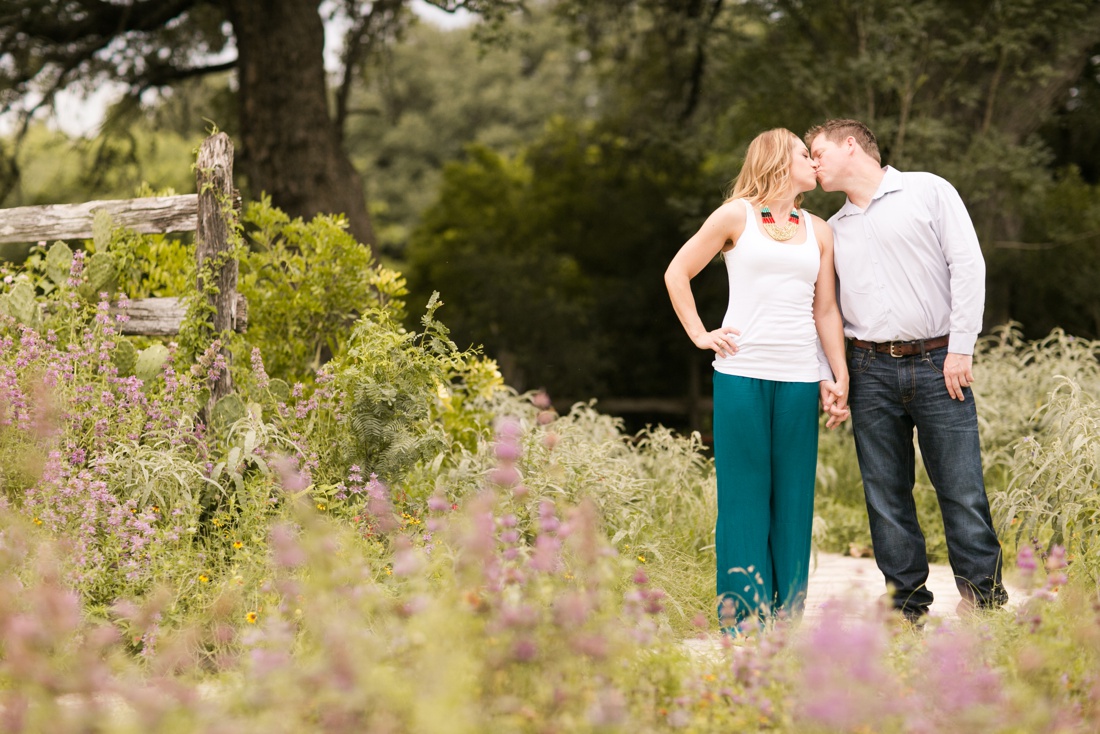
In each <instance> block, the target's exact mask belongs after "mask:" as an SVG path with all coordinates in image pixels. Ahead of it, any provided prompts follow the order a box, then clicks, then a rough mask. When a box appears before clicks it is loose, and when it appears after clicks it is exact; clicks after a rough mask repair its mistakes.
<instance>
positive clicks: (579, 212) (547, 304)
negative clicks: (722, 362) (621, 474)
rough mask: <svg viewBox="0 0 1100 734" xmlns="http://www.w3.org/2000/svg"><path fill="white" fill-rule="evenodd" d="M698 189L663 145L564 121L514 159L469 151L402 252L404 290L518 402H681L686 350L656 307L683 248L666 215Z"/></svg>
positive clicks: (668, 315) (671, 319)
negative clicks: (486, 362) (484, 362)
mask: <svg viewBox="0 0 1100 734" xmlns="http://www.w3.org/2000/svg"><path fill="white" fill-rule="evenodd" d="M698 185H699V178H698V167H697V163H696V161H695V159H694V157H693V156H692V155H690V154H689V153H688V152H686V151H684V150H682V149H680V148H678V147H676V146H675V145H672V144H665V143H660V142H657V141H648V142H647V143H646V144H641V143H638V142H636V141H632V140H630V139H629V138H627V137H624V136H623V135H620V134H618V133H616V132H615V131H614V130H608V129H601V128H599V127H596V126H587V125H576V124H573V123H571V122H569V121H566V120H563V119H556V120H553V121H552V122H551V123H550V125H549V126H548V127H547V130H546V133H545V134H544V137H543V138H542V139H541V140H540V141H538V142H537V143H536V144H534V145H532V146H530V147H529V148H528V149H527V150H526V151H525V152H524V154H523V155H522V156H518V157H515V158H507V157H504V156H501V155H498V154H496V153H493V152H492V151H490V150H488V149H486V148H484V147H476V146H475V147H471V148H470V149H469V150H468V160H467V161H466V162H464V163H453V164H451V165H449V166H448V167H447V168H446V170H445V173H444V185H443V188H442V190H441V191H440V196H439V199H438V201H437V202H436V204H435V205H434V206H433V207H432V208H431V209H430V210H428V211H427V212H426V213H425V215H424V220H423V223H422V225H421V226H420V227H419V228H418V229H417V231H416V232H415V233H414V236H413V239H412V240H411V242H410V245H409V251H408V257H409V265H408V270H407V272H408V276H409V281H410V284H411V285H410V287H411V289H412V291H413V293H414V294H415V296H416V297H417V298H421V297H426V295H427V293H430V292H431V291H433V290H438V291H439V292H440V293H442V294H443V295H444V297H445V298H446V299H447V302H448V303H449V304H450V306H451V308H452V311H451V318H450V320H449V324H450V326H451V328H452V330H453V333H454V334H455V339H456V341H458V342H460V343H463V344H468V343H473V344H480V345H484V347H485V349H486V352H487V353H488V354H490V355H492V356H493V357H494V358H495V359H497V360H498V362H499V363H500V364H501V368H502V371H503V373H504V375H505V379H506V381H507V382H508V383H509V384H510V385H512V386H514V387H516V388H517V389H527V388H537V387H543V388H545V389H546V390H548V391H550V392H551V394H553V395H554V396H555V397H566V398H576V397H579V396H593V395H594V396H606V395H609V394H614V395H622V394H624V393H625V394H631V393H632V392H633V394H637V393H638V392H642V394H650V395H653V394H680V393H682V391H683V384H684V383H685V382H686V375H685V374H684V370H683V367H681V365H684V366H686V365H685V363H686V362H687V361H688V359H687V357H685V346H684V345H685V344H686V341H685V340H684V337H683V336H682V328H681V327H680V325H679V323H678V322H677V321H676V318H675V315H674V314H673V312H672V310H671V308H667V307H665V306H663V305H662V306H656V304H665V303H667V294H666V293H665V290H664V285H663V279H662V275H663V272H664V269H665V267H666V266H667V262H668V259H669V258H671V255H672V253H673V252H674V251H675V248H676V247H677V246H678V244H679V243H680V242H681V241H682V239H683V232H682V229H681V223H682V220H683V213H682V211H681V209H680V208H679V206H678V205H677V204H676V203H675V202H676V201H677V197H683V198H684V199H686V200H688V201H694V200H695V196H694V191H695V188H696V187H697V186H698ZM639 222H645V226H644V227H639V226H638V223H639ZM714 285H718V286H721V285H722V284H721V283H714ZM703 291H704V293H702V294H701V295H700V299H701V301H702V303H703V305H704V307H710V309H711V310H714V308H715V306H716V303H715V301H716V299H715V298H713V297H711V294H712V293H713V291H711V290H710V289H708V288H706V287H704V288H703ZM517 304H519V305H520V307H518V308H517ZM642 335H645V337H644V338H643V337H642Z"/></svg>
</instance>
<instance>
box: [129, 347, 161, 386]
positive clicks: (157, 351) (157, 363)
mask: <svg viewBox="0 0 1100 734" xmlns="http://www.w3.org/2000/svg"><path fill="white" fill-rule="evenodd" d="M167 362H168V347H166V346H164V345H163V344H152V345H150V346H148V347H146V348H145V349H142V350H141V352H140V353H138V355H137V360H136V361H135V363H134V375H136V376H137V377H138V379H140V380H141V381H142V382H144V383H146V384H149V383H150V382H152V381H153V380H154V379H155V378H156V377H157V375H159V374H160V373H161V370H163V369H164V365H165V363H167Z"/></svg>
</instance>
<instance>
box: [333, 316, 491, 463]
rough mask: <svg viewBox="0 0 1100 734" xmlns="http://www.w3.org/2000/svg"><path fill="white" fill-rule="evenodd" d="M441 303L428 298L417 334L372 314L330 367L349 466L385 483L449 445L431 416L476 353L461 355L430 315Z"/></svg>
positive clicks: (366, 318)
mask: <svg viewBox="0 0 1100 734" xmlns="http://www.w3.org/2000/svg"><path fill="white" fill-rule="evenodd" d="M441 305H442V304H441V303H440V302H439V301H438V299H437V298H436V297H434V296H433V298H432V299H431V300H430V301H429V303H428V308H427V311H426V312H425V314H424V316H423V317H422V319H421V324H422V326H423V330H422V331H421V332H419V333H416V332H408V331H406V330H405V329H404V328H403V327H402V326H400V323H399V322H398V321H396V320H395V319H394V317H393V315H392V314H390V313H388V312H386V311H382V310H378V309H376V310H373V311H371V312H369V313H368V314H366V315H365V316H364V317H363V318H362V319H360V321H359V323H358V324H357V325H356V327H355V329H354V331H353V332H352V334H351V338H350V340H349V343H348V347H347V354H346V356H345V357H343V358H342V359H340V360H338V361H337V362H336V364H335V365H334V371H335V374H336V375H337V383H336V384H337V387H338V388H339V389H340V390H341V391H342V393H343V394H344V395H345V398H344V399H345V404H344V408H343V411H344V413H345V414H346V416H347V421H348V430H349V434H350V438H349V440H350V446H349V452H350V458H351V463H354V464H357V465H358V466H361V467H363V469H364V470H365V471H366V472H369V473H372V474H377V475H378V478H379V479H380V480H381V481H383V482H385V483H387V484H392V483H394V482H397V481H399V480H400V479H401V478H402V477H403V476H404V475H405V474H406V473H407V472H408V471H409V470H410V469H411V468H412V467H413V465H415V464H416V463H418V462H420V461H432V460H433V459H436V457H439V458H440V459H441V458H442V456H443V452H444V450H445V449H446V448H447V444H448V442H447V440H446V434H445V433H444V432H443V430H442V427H441V425H440V424H439V423H438V422H437V421H436V420H435V417H436V416H437V415H438V414H439V412H440V411H441V409H442V406H441V397H442V396H441V392H444V391H446V390H448V389H450V388H451V386H452V382H453V381H455V380H456V379H457V378H460V376H461V375H462V373H463V372H464V371H465V370H466V369H467V367H468V365H470V364H471V363H472V362H473V361H474V360H475V359H476V355H475V353H474V352H460V351H459V350H458V348H457V347H456V346H455V344H454V342H452V341H451V340H450V339H449V338H448V336H447V328H446V327H445V326H443V324H441V323H440V322H439V321H437V320H436V319H435V311H436V309H438V308H439V307H440V306H441ZM444 394H445V392H444Z"/></svg>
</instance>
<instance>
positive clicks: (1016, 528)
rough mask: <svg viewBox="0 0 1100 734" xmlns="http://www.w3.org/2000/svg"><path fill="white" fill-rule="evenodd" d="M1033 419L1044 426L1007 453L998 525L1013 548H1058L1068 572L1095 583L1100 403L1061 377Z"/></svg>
mask: <svg viewBox="0 0 1100 734" xmlns="http://www.w3.org/2000/svg"><path fill="white" fill-rule="evenodd" d="M1057 382H1058V385H1057V387H1056V388H1055V389H1054V391H1053V392H1052V393H1051V396H1050V398H1049V400H1048V401H1047V402H1046V403H1044V405H1043V406H1042V407H1041V408H1040V409H1039V410H1038V411H1036V413H1035V420H1036V421H1037V422H1038V423H1039V424H1040V425H1043V426H1044V428H1043V430H1042V431H1041V432H1040V433H1039V434H1038V435H1036V436H1031V435H1027V436H1023V437H1022V438H1020V439H1018V440H1017V441H1015V442H1014V443H1013V445H1012V447H1011V459H1010V462H1011V463H1010V466H1009V468H1008V475H1009V477H1010V479H1009V481H1008V485H1007V487H1005V488H1004V490H1003V491H1002V492H1000V493H998V495H997V496H996V503H995V507H996V510H997V519H998V520H999V521H1000V524H1001V527H1002V528H1004V532H1005V533H1007V534H1010V536H1011V537H1012V538H1013V540H1014V541H1015V543H1016V544H1017V545H1024V544H1027V543H1029V542H1039V543H1042V544H1043V545H1044V546H1046V547H1050V546H1051V545H1060V546H1063V547H1064V548H1065V549H1066V551H1067V553H1068V554H1069V557H1070V558H1071V559H1076V560H1078V561H1079V562H1078V563H1077V564H1076V565H1075V566H1074V571H1076V572H1079V573H1082V574H1086V575H1087V576H1088V578H1089V580H1090V581H1091V582H1092V583H1097V582H1098V581H1100V534H1098V533H1100V492H1098V488H1100V404H1097V402H1096V399H1095V397H1093V396H1092V395H1090V394H1089V393H1087V392H1085V391H1084V390H1083V389H1082V388H1081V386H1080V385H1078V384H1077V383H1075V382H1073V381H1072V380H1070V379H1068V378H1065V377H1059V378H1058V380H1057Z"/></svg>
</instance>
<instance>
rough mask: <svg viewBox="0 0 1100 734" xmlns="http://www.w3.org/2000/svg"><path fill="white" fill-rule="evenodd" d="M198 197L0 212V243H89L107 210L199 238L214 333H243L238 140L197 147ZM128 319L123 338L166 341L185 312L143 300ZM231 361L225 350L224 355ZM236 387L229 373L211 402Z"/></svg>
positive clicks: (123, 222)
mask: <svg viewBox="0 0 1100 734" xmlns="http://www.w3.org/2000/svg"><path fill="white" fill-rule="evenodd" d="M196 170H197V173H196V176H195V178H196V181H195V183H196V190H197V191H198V192H199V193H198V194H184V195H181V196H155V197H147V198H141V199H123V200H115V201H89V202H85V203H83V204H54V205H49V206H24V207H16V208H13V209H0V243H9V242H20V243H22V242H42V241H52V240H85V239H91V238H92V226H93V223H94V221H95V217H96V214H97V213H99V212H106V213H107V214H108V215H110V217H111V220H112V222H113V223H114V225H115V226H120V227H127V228H129V229H132V230H134V231H135V232H140V233H142V234H168V233H171V232H194V233H195V257H196V259H197V265H198V273H199V282H197V283H196V287H198V289H199V291H200V292H203V291H204V290H206V289H205V288H204V283H203V282H202V278H203V272H204V268H203V265H204V264H205V263H208V262H209V263H210V266H211V267H210V268H206V271H207V272H209V273H210V274H211V276H212V277H213V279H214V285H216V286H217V287H216V288H215V289H210V290H209V291H208V295H207V298H208V299H209V300H210V303H211V306H212V307H213V309H212V314H213V315H212V324H211V326H212V327H213V329H214V331H215V332H218V333H220V332H223V331H227V330H232V331H244V329H245V328H246V326H247V322H248V309H247V304H246V303H245V301H244V299H243V297H241V296H240V294H239V293H237V261H236V259H235V258H233V257H231V256H229V254H228V253H230V250H231V245H230V238H229V233H230V232H231V231H232V229H233V227H234V226H235V219H236V217H237V215H238V209H239V202H240V196H239V195H238V193H237V190H236V189H235V188H234V187H233V143H232V141H231V140H230V139H229V136H228V135H226V134H225V133H217V134H216V135H211V136H210V137H208V138H207V139H206V140H204V141H203V144H202V147H201V148H200V149H199V157H198V161H197V165H196ZM126 313H127V314H128V315H129V317H130V320H129V321H128V322H127V323H126V324H124V325H123V326H122V333H124V334H135V335H138V334H140V335H149V336H168V335H171V334H175V333H177V332H179V328H180V323H181V322H182V321H183V318H184V316H185V308H184V306H183V304H182V303H181V302H180V300H179V299H178V298H142V299H135V300H133V301H131V302H130V306H129V308H128V309H127V311H126ZM225 358H226V360H228V359H229V352H228V350H226V351H225ZM232 389H233V385H232V382H231V380H230V377H229V373H228V372H226V373H225V374H224V375H223V376H222V377H221V378H220V379H219V380H218V381H217V383H215V384H214V385H213V386H211V390H210V393H211V395H210V403H209V405H211V406H212V405H213V404H214V403H215V402H217V400H218V399H219V398H221V397H223V396H225V395H227V394H229V393H230V392H232Z"/></svg>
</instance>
